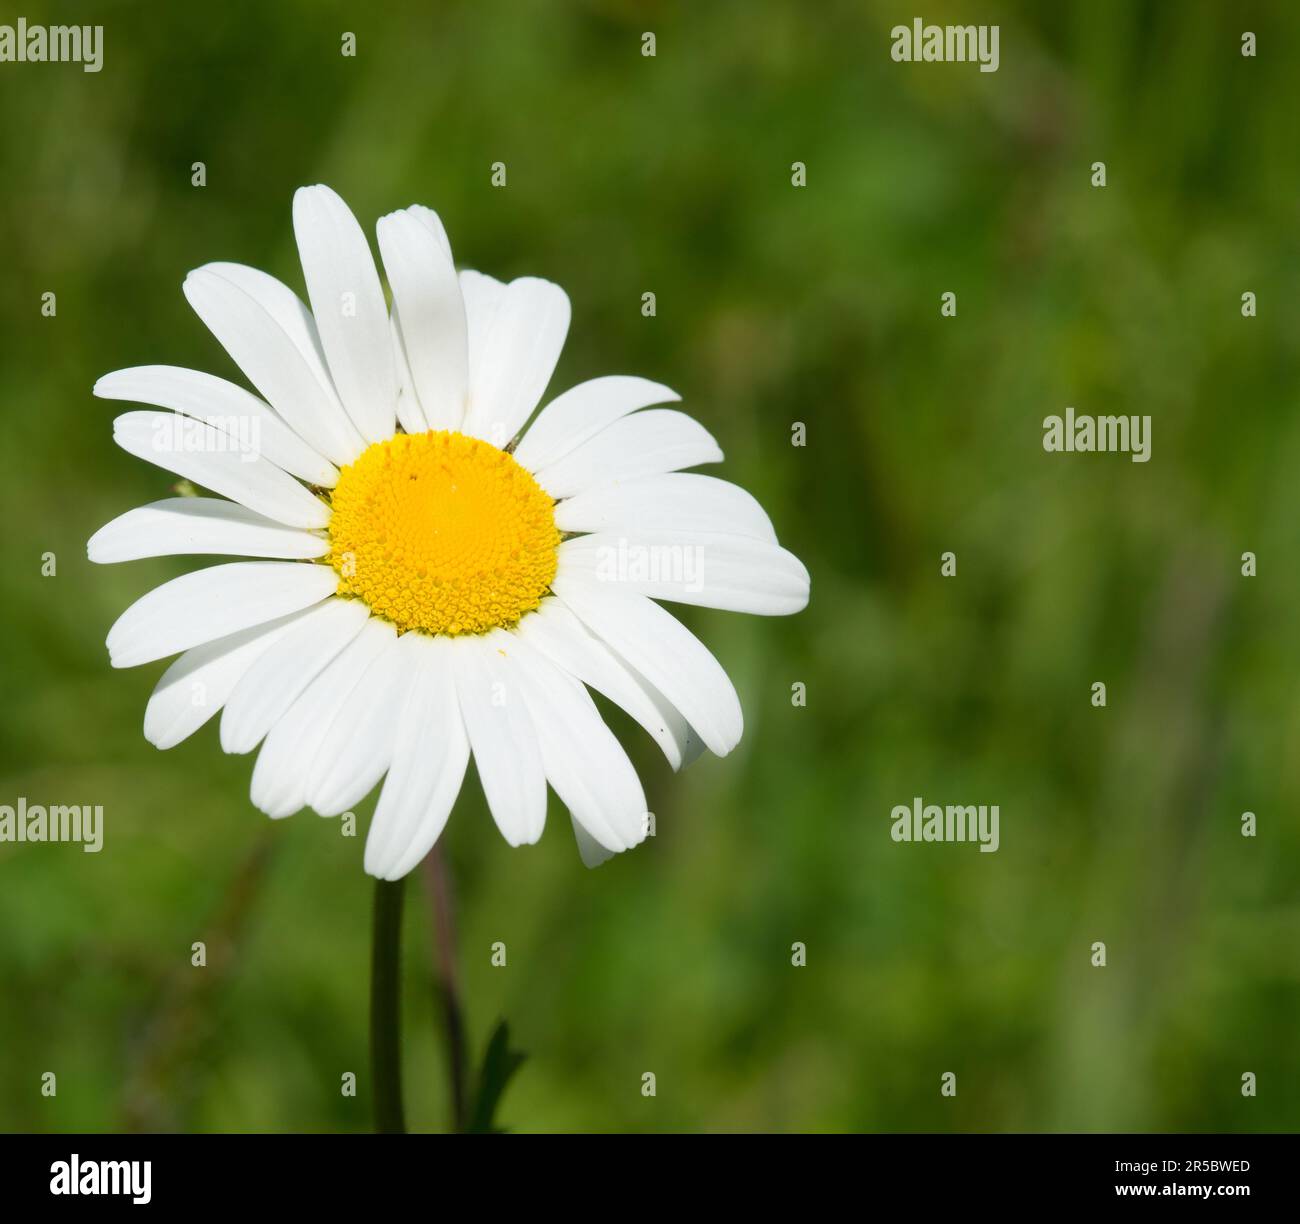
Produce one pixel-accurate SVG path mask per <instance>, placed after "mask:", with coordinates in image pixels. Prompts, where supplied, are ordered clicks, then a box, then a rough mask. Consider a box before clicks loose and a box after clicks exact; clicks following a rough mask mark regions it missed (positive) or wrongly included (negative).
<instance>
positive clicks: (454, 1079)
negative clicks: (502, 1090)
mask: <svg viewBox="0 0 1300 1224" xmlns="http://www.w3.org/2000/svg"><path fill="white" fill-rule="evenodd" d="M424 866H425V872H426V876H425V879H426V880H427V882H428V886H429V894H430V898H431V899H432V902H433V907H432V908H433V945H434V950H435V959H434V982H435V988H436V990H437V994H438V999H439V1002H440V1003H441V1004H442V1015H443V1027H444V1029H445V1032H444V1037H445V1039H446V1047H447V1078H448V1080H449V1082H450V1087H451V1127H452V1130H453V1132H455V1133H456V1134H460V1133H462V1132H463V1131H464V1130H465V1127H466V1125H467V1124H468V1121H469V1101H468V1096H467V1092H468V1087H467V1083H466V1081H467V1080H468V1078H469V1068H468V1065H467V1062H468V1056H467V1051H466V1048H465V1014H464V1010H463V1009H462V1007H461V1002H460V974H459V973H458V971H457V967H456V912H455V906H454V904H453V901H452V894H451V878H450V873H449V872H448V870H447V863H446V860H445V859H444V858H443V856H442V846H441V845H435V846H434V848H433V849H432V850H431V851H430V852H429V855H428V857H427V858H426V859H425V860H424Z"/></svg>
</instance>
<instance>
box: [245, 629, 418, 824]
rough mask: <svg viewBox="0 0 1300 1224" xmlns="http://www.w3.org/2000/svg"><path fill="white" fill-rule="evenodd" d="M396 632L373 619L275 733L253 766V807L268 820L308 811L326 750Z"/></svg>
mask: <svg viewBox="0 0 1300 1224" xmlns="http://www.w3.org/2000/svg"><path fill="white" fill-rule="evenodd" d="M396 632H397V631H396V630H395V629H394V628H393V626H392V625H390V624H388V623H387V622H386V621H381V620H379V619H377V618H373V617H372V618H371V619H370V620H368V621H366V623H365V625H363V626H362V629H361V632H360V633H358V634H357V636H356V637H354V638H353V639H352V641H351V642H349V643H348V644H347V646H345V647H344V648H343V650H342V651H341V652H340V653H339V654H338V655H337V656H336V657H335V658H334V659H332V660H331V661H330V663H329V664H328V665H327V666H326V668H325V670H324V671H323V672H321V673H320V675H319V676H317V677H316V679H315V680H313V681H312V682H311V683H310V684H309V685H308V686H307V688H306V689H305V690H304V691H303V693H302V696H300V697H299V698H298V700H297V701H295V702H294V703H293V705H291V706H290V707H289V709H288V712H287V713H286V714H285V715H284V717H283V718H281V719H280V721H279V722H277V723H276V724H275V726H274V727H272V728H271V731H270V734H268V735H267V737H266V742H265V743H264V744H263V745H262V751H261V752H260V753H259V754H258V757H257V764H256V765H254V766H253V785H252V788H251V791H250V794H251V796H252V800H253V804H254V805H255V806H256V807H259V808H261V810H262V811H264V812H265V813H266V814H267V815H268V816H270V817H273V818H275V819H279V818H280V817H282V816H291V815H292V814H293V813H294V812H296V811H298V810H299V809H300V808H301V807H303V806H305V804H306V802H307V788H308V786H309V785H310V784H311V782H312V769H313V766H314V764H315V762H316V759H317V757H318V755H319V753H320V748H321V744H322V743H324V741H325V737H326V735H327V734H328V733H329V729H330V727H331V725H332V724H333V722H334V720H335V719H336V718H337V717H338V716H339V713H340V711H342V709H343V707H344V706H345V705H346V704H347V702H348V701H349V700H350V699H351V697H352V694H353V692H354V691H355V689H356V687H357V685H358V684H359V683H360V682H361V679H362V677H363V676H364V675H365V674H366V672H367V671H369V670H370V668H371V666H372V665H373V664H374V663H375V662H376V661H377V660H378V659H379V658H380V657H381V656H382V655H383V654H384V653H385V652H386V651H387V650H388V648H389V647H390V646H391V645H392V642H393V640H394V638H395V637H396Z"/></svg>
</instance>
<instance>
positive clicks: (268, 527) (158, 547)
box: [86, 497, 330, 565]
mask: <svg viewBox="0 0 1300 1224" xmlns="http://www.w3.org/2000/svg"><path fill="white" fill-rule="evenodd" d="M329 547H330V546H329V541H328V540H326V539H324V538H323V537H321V536H318V535H313V534H312V533H311V532H309V531H300V530H299V529H298V528H296V527H284V526H282V525H281V524H279V523H276V522H273V521H272V520H271V519H268V518H263V517H262V515H260V514H254V513H253V511H251V510H249V509H246V508H245V507H244V506H240V505H236V504H235V503H234V502H228V501H222V500H220V499H218V498H215V497H169V498H166V499H164V500H163V501H156V502H153V503H151V504H150V505H148V506H139V507H137V508H136V509H135V510H128V511H127V512H126V513H125V514H121V515H118V517H117V518H115V519H114V520H113V521H112V522H111V523H106V524H105V525H104V526H103V527H101V528H100V529H99V530H98V531H97V532H95V534H94V535H93V536H91V537H90V540H89V542H88V543H87V545H86V555H87V556H88V557H89V558H90V559H91V560H92V561H94V562H96V563H98V564H100V565H105V564H109V563H111V562H116V561H138V560H139V559H140V558H141V557H170V556H174V555H175V554H177V553H224V554H226V555H227V556H232V557H286V558H290V559H295V560H309V559H311V558H312V557H323V556H324V555H325V554H326V553H327V552H329Z"/></svg>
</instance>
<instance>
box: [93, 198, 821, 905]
mask: <svg viewBox="0 0 1300 1224" xmlns="http://www.w3.org/2000/svg"><path fill="white" fill-rule="evenodd" d="M293 216H294V229H295V233H296V236H297V239H298V249H299V252H300V254H301V257H302V265H303V273H304V276H305V279H306V284H307V293H308V297H309V299H310V302H311V308H310V309H308V307H307V306H306V305H304V303H303V302H302V301H301V300H300V299H299V298H298V296H297V295H296V294H295V293H294V291H293V290H292V289H290V288H289V287H287V286H286V285H284V284H281V283H280V282H279V281H277V280H275V279H273V278H272V277H269V276H267V275H266V274H264V273H262V272H259V271H257V270H255V269H253V268H247V267H243V266H241V265H238V264H227V263H217V264H209V265H207V266H205V267H203V268H200V269H198V270H197V271H195V272H192V273H191V274H190V275H189V277H187V279H186V281H185V287H184V288H185V296H186V297H187V298H188V300H189V302H190V304H191V305H192V306H193V307H194V309H195V311H196V312H197V313H198V315H199V317H200V318H201V319H202V320H203V321H204V323H206V324H207V326H208V327H209V328H210V329H211V331H212V332H213V334H214V335H215V336H216V337H217V339H218V340H219V341H220V342H221V343H222V345H224V347H225V348H226V350H227V351H228V352H229V353H230V355H231V356H232V357H233V358H234V360H235V361H236V362H237V364H238V365H239V366H240V368H241V369H242V370H243V372H244V374H245V375H246V376H247V378H248V380H249V382H250V383H252V385H253V386H254V387H255V388H256V389H257V391H258V393H259V394H258V395H254V394H252V393H251V392H249V391H246V390H244V389H243V388H242V387H239V386H236V385H235V384H233V383H230V382H227V381H226V380H224V379H221V378H216V377H214V376H212V375H209V374H202V373H199V372H198V371H195V370H186V369H180V368H177V367H173V366H143V367H137V368H134V369H128V370H119V371H117V372H116V373H114V374H109V375H106V376H105V377H104V378H101V379H100V380H99V382H98V383H96V385H95V394H96V395H99V396H102V397H104V398H108V399H119V400H129V401H135V402H138V403H143V404H152V405H155V406H156V407H157V408H162V409H165V410H168V411H163V412H158V411H132V412H127V413H125V414H124V415H123V416H120V417H118V419H117V420H116V421H115V422H114V437H115V439H116V441H117V442H118V444H119V445H120V446H122V447H123V448H124V449H125V450H127V451H129V452H130V453H132V454H133V455H136V456H138V457H139V458H142V459H145V460H147V461H149V462H151V463H154V464H157V465H158V466H160V467H162V468H165V469H167V470H169V471H171V472H174V473H176V474H177V475H179V476H182V477H184V478H186V479H188V480H190V481H192V482H193V483H194V484H196V485H199V486H201V487H203V488H204V489H207V490H210V491H211V492H212V493H214V494H218V495H219V496H216V497H206V496H204V497H173V498H167V499H164V500H162V501H158V502H154V503H153V504H151V505H148V506H144V507H141V508H139V509H136V510H131V511H128V512H127V513H126V514H124V515H122V516H121V517H120V518H117V519H114V520H113V521H112V522H111V523H109V524H108V525H107V526H105V527H103V528H102V529H101V530H99V531H98V532H96V533H95V535H94V536H93V537H92V538H91V540H90V543H89V546H88V552H89V555H90V558H91V560H92V561H99V562H114V561H126V560H131V559H134V558H139V557H151V556H164V555H168V554H174V553H192V554H217V555H225V556H234V557H242V558H257V559H256V560H240V561H234V562H229V563H225V564H219V565H213V566H211V567H209V568H207V569H202V570H197V571H195V572H193V573H189V574H185V575H183V576H182V577H180V578H176V579H173V580H172V581H171V582H167V583H164V584H163V585H162V586H161V587H158V588H157V589H156V590H154V591H151V592H150V593H149V594H147V595H145V596H144V597H143V598H141V599H140V600H138V601H137V602H136V603H135V604H133V605H132V606H131V607H130V608H128V609H127V611H126V612H125V613H123V614H122V616H121V617H120V618H119V619H118V621H117V623H116V624H115V625H114V626H113V628H112V629H111V630H110V631H109V635H108V649H109V655H110V658H111V660H112V663H113V666H115V667H134V666H137V665H139V664H142V663H149V662H152V661H154V660H157V659H161V658H165V657H167V656H169V655H174V654H178V652H179V657H178V658H177V659H176V660H175V661H174V662H173V663H172V664H171V666H170V667H169V668H168V669H167V671H166V672H165V673H164V674H163V677H162V679H161V680H160V681H159V683H158V687H157V688H156V689H155V690H154V694H153V696H152V698H151V699H150V701H149V704H148V707H147V709H146V711H145V735H146V737H147V738H148V739H149V740H150V742H151V743H153V744H155V745H157V746H158V747H159V748H170V747H172V746H173V745H175V744H177V743H179V742H180V741H181V740H183V739H185V738H186V737H187V736H189V735H190V734H192V733H193V732H194V731H196V730H197V729H198V728H199V727H201V726H202V725H203V724H204V723H206V722H207V721H208V719H210V718H211V717H212V716H213V715H214V714H216V713H218V712H219V711H220V712H221V743H222V747H223V748H225V750H226V751H227V752H251V751H252V750H253V749H254V748H256V747H257V746H258V745H259V744H260V745H261V751H260V753H259V755H258V759H257V764H256V766H255V767H254V770H253V783H252V799H253V802H254V803H255V804H256V805H257V806H258V807H260V808H261V809H262V810H263V811H265V812H266V813H267V814H269V815H271V816H275V817H279V816H288V815H290V814H291V813H293V812H296V811H298V810H299V809H301V808H303V807H311V808H313V809H315V810H316V811H317V812H319V813H320V814H321V815H324V816H329V815H337V814H339V813H341V812H343V811H345V810H347V809H348V808H350V807H352V806H353V805H355V804H357V803H359V802H360V801H361V800H362V799H363V798H364V797H365V796H366V795H367V794H368V793H369V792H370V791H371V790H372V789H373V788H374V787H375V786H376V785H377V784H378V783H379V782H380V781H381V779H382V780H383V789H382V791H381V793H380V796H379V801H378V805H377V807H376V809H375V815H374V819H373V821H372V823H371V828H370V833H369V836H368V838H367V842H366V853H365V866H366V870H367V871H369V872H370V873H371V874H373V875H376V876H380V877H382V878H387V879H395V878H397V877H400V876H401V875H404V874H405V873H406V872H407V871H409V870H410V869H411V868H412V867H413V866H415V864H416V863H418V862H419V861H420V859H422V858H423V857H424V855H425V854H427V853H428V851H429V849H430V848H431V847H432V845H433V844H434V842H435V841H436V840H437V838H438V836H439V834H440V833H441V832H442V828H443V825H444V824H445V823H446V820H447V817H448V815H449V813H450V811H451V807H452V804H453V803H454V801H455V799H456V796H457V794H458V793H459V791H460V787H461V784H462V781H463V779H464V775H465V770H466V767H467V765H468V762H469V759H470V756H471V755H473V757H474V759H475V763H476V766H477V770H478V774H479V778H480V779H481V782H482V785H483V789H484V792H485V794H486V797H487V802H488V806H489V808H490V810H491V812H492V816H493V818H494V820H495V821H496V823H497V825H498V827H499V828H500V830H501V832H502V834H503V835H504V836H505V838H506V840H507V841H508V842H509V843H510V844H511V845H520V844H523V843H530V842H535V841H536V840H537V839H538V838H539V837H540V836H541V833H542V826H543V824H544V821H545V816H546V787H547V783H549V784H550V786H551V787H552V788H553V789H554V790H555V792H556V794H557V795H559V797H560V799H561V800H562V801H563V802H564V804H565V805H566V806H567V808H568V809H569V812H570V815H571V817H572V820H573V827H574V831H575V834H576V836H577V839H578V845H579V848H580V850H581V852H582V856H583V859H584V861H585V862H587V863H588V864H594V863H596V862H599V861H601V860H602V859H604V858H607V857H608V856H609V855H610V854H614V853H618V852H619V851H622V850H626V849H628V848H629V847H631V846H633V845H636V844H637V843H638V842H639V841H641V840H642V839H643V838H644V836H645V835H646V823H647V822H646V802H645V796H644V793H643V791H642V788H641V784H640V782H639V780H638V778H637V775H636V772H635V771H634V769H633V768H632V765H631V763H630V762H629V760H628V757H627V754H626V753H625V752H624V751H623V749H622V747H621V745H620V744H619V743H618V741H617V740H616V739H615V737H614V735H613V734H612V733H611V732H610V730H609V728H608V727H607V726H606V725H605V722H604V720H603V719H602V718H601V716H600V713H599V711H598V710H597V708H596V706H595V704H594V702H593V701H592V699H591V696H590V694H589V692H588V689H592V690H595V691H596V692H599V693H602V694H604V695H605V696H606V697H607V698H609V700H611V701H612V702H614V703H615V704H617V705H619V706H621V707H622V708H623V709H624V710H626V711H627V712H628V713H629V714H630V715H631V716H632V717H633V718H634V719H635V720H636V721H637V722H639V723H640V724H641V725H642V726H643V727H644V728H645V729H646V730H647V731H648V732H649V733H650V734H651V735H652V736H653V737H654V738H655V740H656V741H657V742H658V744H659V746H660V747H661V749H662V750H663V752H664V754H665V756H666V757H667V758H668V760H669V762H670V763H671V764H672V766H673V767H674V768H679V767H680V766H681V765H683V764H685V763H686V762H688V761H689V760H690V759H692V758H693V757H694V756H695V755H697V754H698V753H699V752H700V751H701V750H702V749H703V748H708V749H709V750H711V751H713V752H716V753H718V754H720V755H721V754H725V753H727V752H729V751H730V750H731V749H732V748H733V747H734V746H735V744H736V743H737V741H738V740H739V739H740V735H741V729H742V718H741V711H740V702H739V700H738V698H737V696H736V692H735V689H734V688H733V687H732V684H731V682H730V680H729V679H728V678H727V675H726V673H725V672H724V671H723V670H722V668H721V667H720V666H719V664H718V663H717V661H716V660H715V659H714V657H713V655H712V654H710V652H709V651H708V650H707V649H706V647H705V646H704V645H703V644H702V643H701V642H700V641H699V640H698V639H697V638H696V637H695V636H694V635H692V634H691V633H690V632H689V631H688V630H687V629H686V628H685V627H684V626H683V625H682V624H681V623H680V622H679V621H678V620H677V619H676V618H675V617H673V616H672V615H670V614H669V613H668V612H666V611H665V610H664V609H663V608H661V607H660V606H659V605H658V604H657V603H655V602H653V601H654V600H656V599H664V600H673V601H677V602H683V603H693V604H701V605H705V606H708V607H718V608H728V609H732V610H735V611H742V612H756V613H761V614H769V615H780V614H784V613H790V612H796V611H798V610H799V609H800V608H802V607H803V606H804V605H805V604H806V603H807V599H808V574H807V571H806V570H805V569H804V567H803V566H802V565H801V564H800V562H799V561H798V560H797V559H796V558H795V557H794V556H792V555H791V554H790V553H788V552H787V551H785V550H784V549H782V548H781V547H780V546H779V545H778V544H777V542H776V535H775V532H774V531H773V529H772V525H771V523H770V522H769V520H768V518H767V516H766V514H764V512H763V510H762V509H761V508H760V507H759V505H758V503H757V502H755V501H754V499H753V498H752V497H750V496H749V494H747V493H745V492H744V491H743V490H742V489H740V488H738V487H736V486H735V485H732V484H728V483H726V482H724V481H721V480H718V479H715V478H713V477H710V476H704V475H698V474H694V473H688V472H686V471H684V469H687V468H692V467H696V466H698V465H700V464H705V463H714V462H717V461H719V460H720V459H721V458H722V453H721V451H719V449H718V447H717V444H716V443H715V442H714V440H713V439H712V438H711V437H710V436H709V434H708V433H707V432H706V431H705V430H704V429H703V428H702V427H701V426H700V425H699V424H698V423H696V422H695V421H694V420H692V419H691V418H690V417H688V416H686V415H685V414H684V413H682V412H679V411H677V410H675V409H672V408H664V407H659V406H658V405H664V404H669V403H673V402H676V401H677V399H678V396H677V395H676V394H675V393H674V392H672V391H670V390H669V389H668V388H667V387H664V386H661V385H659V384H657V383H653V382H649V381H647V380H645V379H642V378H631V377H623V376H613V377H604V378H596V379H593V380H591V381H589V382H584V383H580V384H579V385H578V386H576V387H573V388H571V389H570V390H568V391H566V392H564V393H563V394H562V395H559V396H557V397H556V398H555V399H553V400H551V401H550V402H549V403H548V404H547V405H546V406H545V407H544V408H542V409H541V411H540V412H538V413H537V415H536V417H535V418H533V420H532V423H531V425H528V421H529V418H530V417H531V416H532V415H533V411H534V409H535V408H536V407H537V404H538V403H539V402H540V400H541V398H542V394H543V392H544V391H545V389H546V385H547V383H548V382H549V381H550V378H551V374H552V372H553V370H554V368H555V363H556V361H557V360H558V358H559V354H560V349H561V347H562V346H563V343H564V338H565V335H566V334H567V332H568V326H569V302H568V298H567V297H566V296H565V294H564V292H563V291H562V290H561V289H560V288H559V287H558V286H556V285H553V284H551V283H550V282H548V281H544V280H538V279H535V278H532V277H523V278H520V279H518V280H514V281H511V282H509V283H508V284H503V283H502V282H500V281H497V280H493V279H492V278H491V277H488V276H484V275H481V274H480V273H477V272H471V271H463V272H460V273H459V274H458V273H457V272H456V268H455V264H454V263H453V260H452V254H451V246H450V243H449V242H448V240H447V235H446V232H445V231H444V229H443V227H442V224H441V222H440V221H439V220H438V217H437V216H436V214H434V213H433V212H431V211H429V210H428V209H426V208H422V207H418V206H417V207H412V208H407V209H404V210H402V211H400V212H396V213H391V214H389V215H388V216H386V217H383V218H381V219H380V221H379V225H378V238H379V248H380V252H381V254H382V257H383V264H384V270H385V272H386V273H387V277H388V283H389V286H390V289H391V291H392V308H391V311H390V309H389V307H388V305H387V303H386V300H385V296H384V291H383V287H382V285H381V283H380V280H379V275H378V273H377V271H376V268H375V264H374V260H373V258H372V256H371V253H370V248H369V245H368V243H367V241H366V238H365V235H364V233H363V231H362V230H361V227H360V226H359V225H358V224H357V221H356V219H355V218H354V217H353V216H352V214H351V212H350V211H349V210H348V208H347V206H346V205H345V204H344V203H343V201H342V200H341V199H340V198H339V197H338V196H337V195H336V194H335V193H334V192H333V191H331V190H330V189H329V188H328V187H322V186H317V187H305V188H302V189H300V190H299V191H298V193H297V194H296V196H295V198H294V209H293ZM525 425H528V427H527V429H525Z"/></svg>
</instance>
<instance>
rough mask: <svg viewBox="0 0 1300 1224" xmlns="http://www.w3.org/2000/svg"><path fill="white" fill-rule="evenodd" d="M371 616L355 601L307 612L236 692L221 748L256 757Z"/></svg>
mask: <svg viewBox="0 0 1300 1224" xmlns="http://www.w3.org/2000/svg"><path fill="white" fill-rule="evenodd" d="M369 615H370V613H369V611H368V610H367V608H366V606H365V604H363V603H361V602H360V601H359V600H354V599H327V600H326V601H325V602H324V603H320V604H317V605H316V606H315V607H314V608H309V609H308V610H307V611H306V612H305V613H304V614H303V617H302V620H301V622H300V623H299V624H298V625H297V626H295V628H294V630H293V632H292V633H290V634H289V635H288V636H287V637H286V638H285V640H284V641H283V642H277V643H276V645H275V648H274V649H273V650H268V651H267V652H266V654H264V655H263V656H262V657H261V658H260V659H258V660H257V661H256V662H255V663H254V664H253V666H252V667H250V668H249V669H248V672H247V674H246V675H245V676H244V678H243V679H242V680H240V682H239V683H238V684H237V685H236V686H235V691H234V692H233V693H231V695H230V700H229V701H227V702H226V709H225V713H223V714H222V716H221V747H222V748H223V749H224V750H225V751H226V752H252V750H253V749H254V748H256V747H257V745H258V744H259V743H261V740H262V737H263V736H264V735H265V734H266V733H267V732H268V731H270V729H271V728H272V727H273V726H274V725H275V724H276V723H277V722H279V721H280V719H281V718H282V717H283V716H284V713H285V711H286V710H288V708H289V707H290V706H291V705H293V703H294V702H295V701H297V700H298V697H299V695H300V694H301V693H302V691H303V689H305V688H306V687H307V686H308V685H309V684H310V683H311V682H312V681H313V680H315V679H316V677H317V676H318V675H319V674H320V673H321V671H322V670H324V668H325V665H326V664H327V663H329V662H330V661H331V660H332V659H333V658H334V657H335V656H336V655H337V654H338V653H339V651H341V650H342V649H343V647H345V646H346V645H347V644H348V643H349V642H350V641H352V639H353V638H355V637H356V636H357V634H358V633H360V632H361V627H362V626H363V625H364V624H365V623H366V619H367V618H368V617H369Z"/></svg>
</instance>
